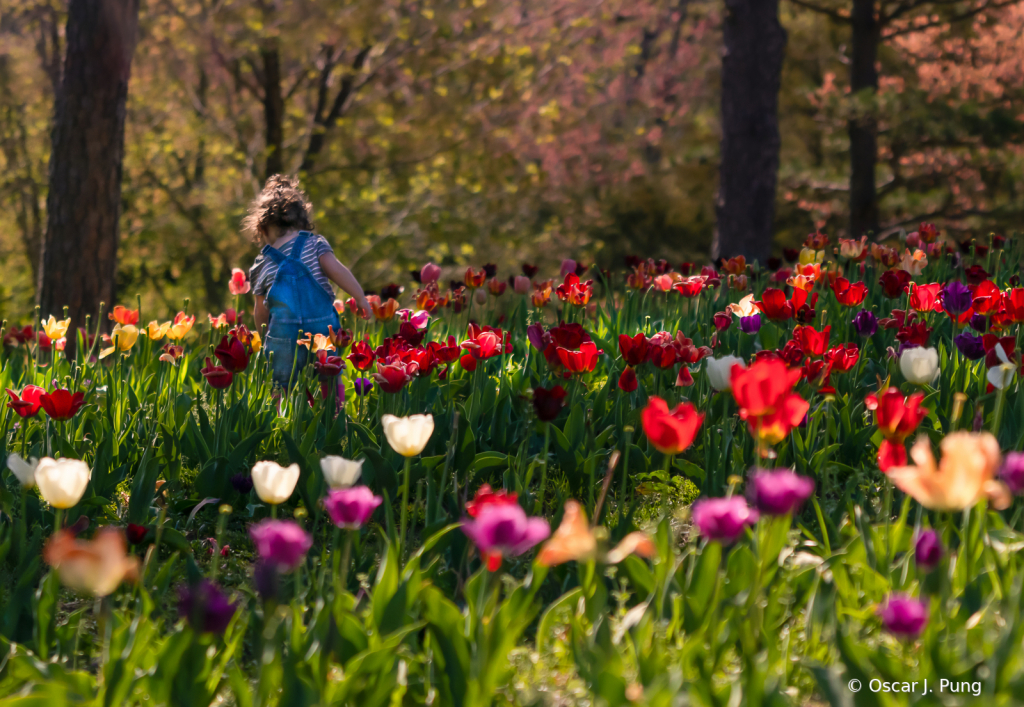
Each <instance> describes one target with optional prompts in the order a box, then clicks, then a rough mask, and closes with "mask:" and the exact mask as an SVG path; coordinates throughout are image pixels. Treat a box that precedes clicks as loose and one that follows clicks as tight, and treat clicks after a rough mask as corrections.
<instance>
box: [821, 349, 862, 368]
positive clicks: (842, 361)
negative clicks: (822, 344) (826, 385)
mask: <svg viewBox="0 0 1024 707" xmlns="http://www.w3.org/2000/svg"><path fill="white" fill-rule="evenodd" d="M859 358H860V349H858V348H857V344H845V345H843V346H836V347H835V348H833V349H829V350H828V351H826V352H825V360H826V361H828V363H829V364H830V365H831V366H832V370H833V371H836V372H837V373H846V372H847V371H849V370H851V369H852V368H853V367H854V366H856V365H857V360H858V359H859Z"/></svg>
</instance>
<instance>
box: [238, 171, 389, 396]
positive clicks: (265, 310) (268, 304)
mask: <svg viewBox="0 0 1024 707" xmlns="http://www.w3.org/2000/svg"><path fill="white" fill-rule="evenodd" d="M312 211H313V205H312V204H311V203H310V202H309V199H307V198H306V193H305V192H304V191H302V189H301V188H300V187H299V182H298V180H297V179H293V178H291V177H286V176H283V175H280V174H278V175H274V176H273V177H271V178H270V179H268V180H267V183H266V185H265V186H264V187H263V191H262V192H260V194H259V196H257V197H256V198H255V199H254V200H253V202H252V203H251V204H250V205H249V213H248V215H247V216H246V217H245V219H244V220H243V222H242V227H243V229H244V230H245V231H246V232H247V233H248V234H249V235H250V236H251V237H252V239H253V241H254V242H256V243H259V244H261V245H262V246H263V250H262V251H261V252H260V254H259V256H258V257H257V258H256V262H254V263H253V266H252V268H251V269H250V270H249V281H250V282H252V283H253V294H254V295H255V296H256V310H255V316H256V326H262V325H264V324H266V325H267V336H266V342H265V343H264V348H265V350H266V351H267V352H268V353H273V356H274V357H273V375H274V383H276V384H279V385H282V386H287V385H288V383H289V379H290V378H291V376H292V368H293V362H294V357H295V353H296V347H295V342H296V340H297V339H298V337H299V331H302V332H303V336H305V334H327V333H328V327H329V326H332V327H334V329H335V331H337V330H338V328H339V322H338V313H337V312H336V311H335V310H334V291H333V289H332V288H331V282H334V284H336V285H337V286H338V287H340V288H341V289H342V290H344V291H345V292H347V293H348V294H349V295H351V296H352V297H355V299H356V303H357V304H358V305H359V307H360V308H362V309H363V311H364V312H369V311H370V304H369V302H367V300H366V295H365V294H364V293H363V288H362V286H360V284H359V281H358V280H356V279H355V277H354V276H353V275H352V273H351V272H349V269H348V268H346V267H345V266H344V265H342V264H341V263H340V262H339V261H338V259H337V258H336V257H335V256H334V251H333V250H332V248H331V245H330V243H328V242H327V240H326V239H325V238H324V237H323V236H319V235H316V234H314V233H313V232H312V231H313V221H312V219H311V217H310V214H311V213H312ZM298 352H299V357H300V358H299V360H298V361H297V362H294V363H296V364H297V365H296V366H295V368H296V370H298V368H299V367H301V366H303V365H305V363H306V356H307V351H306V349H305V348H302V347H299V349H298Z"/></svg>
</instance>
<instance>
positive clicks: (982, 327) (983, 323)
mask: <svg viewBox="0 0 1024 707" xmlns="http://www.w3.org/2000/svg"><path fill="white" fill-rule="evenodd" d="M969 323H970V326H971V329H974V331H976V332H979V333H981V334H984V333H985V332H986V331H988V317H986V316H985V315H984V314H975V315H974V316H972V317H971V319H970V322H969Z"/></svg>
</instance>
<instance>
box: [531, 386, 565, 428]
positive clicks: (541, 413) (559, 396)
mask: <svg viewBox="0 0 1024 707" xmlns="http://www.w3.org/2000/svg"><path fill="white" fill-rule="evenodd" d="M565 396H566V392H565V389H564V388H563V387H562V386H560V385H556V386H554V387H553V388H541V387H537V388H534V389H533V409H534V411H535V412H536V413H537V419H538V420H541V421H542V422H551V421H552V420H554V419H555V418H557V417H558V414H559V413H560V412H561V411H562V408H563V407H565Z"/></svg>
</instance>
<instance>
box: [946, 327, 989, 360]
mask: <svg viewBox="0 0 1024 707" xmlns="http://www.w3.org/2000/svg"><path fill="white" fill-rule="evenodd" d="M953 343H954V344H956V347H957V348H958V349H959V350H960V353H962V354H963V355H964V357H965V358H968V359H970V360H971V361H978V360H980V359H983V358H985V345H984V344H983V343H982V341H981V337H980V336H974V335H973V334H971V333H970V332H966V331H965V332H964V333H962V334H957V335H956V336H954V337H953Z"/></svg>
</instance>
